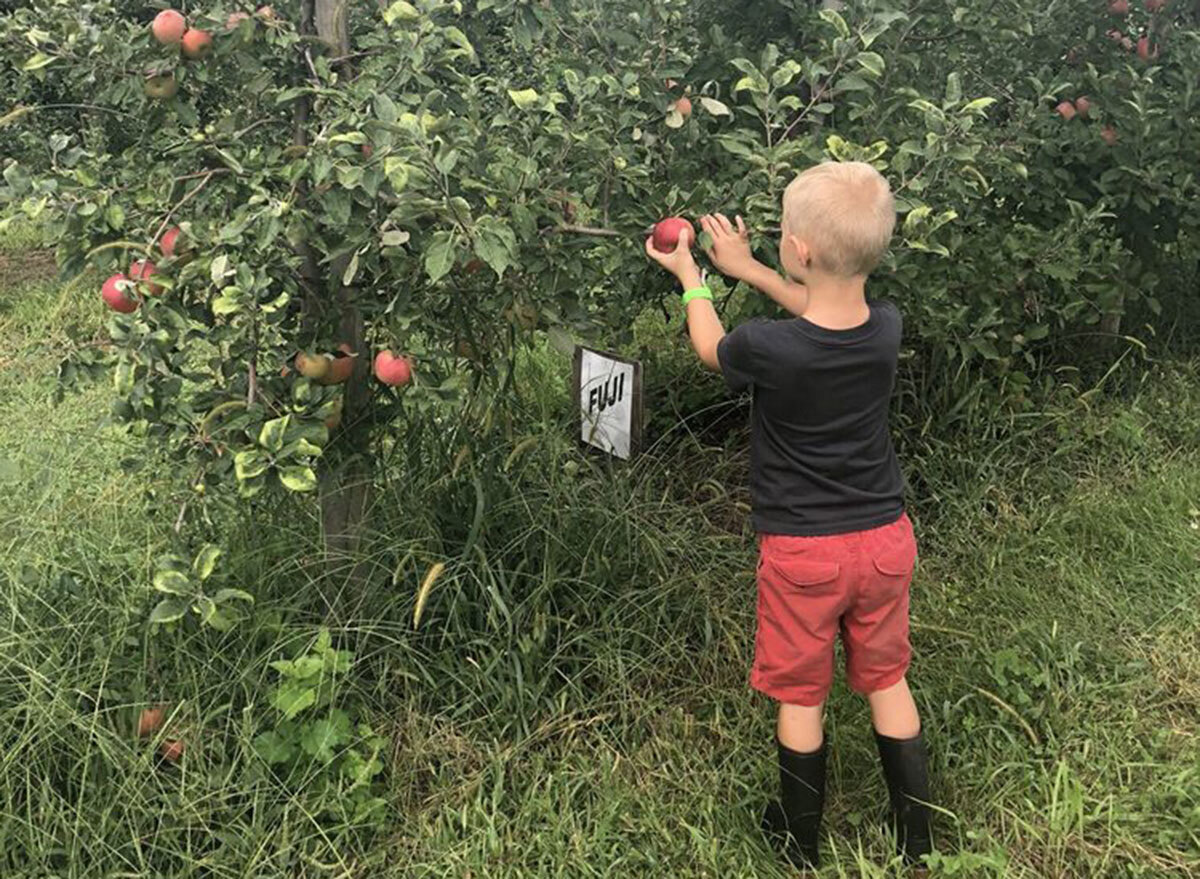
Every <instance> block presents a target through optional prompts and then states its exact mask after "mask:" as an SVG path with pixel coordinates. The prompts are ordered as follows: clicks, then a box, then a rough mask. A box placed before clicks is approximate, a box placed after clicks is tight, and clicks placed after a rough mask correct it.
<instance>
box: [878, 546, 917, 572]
mask: <svg viewBox="0 0 1200 879" xmlns="http://www.w3.org/2000/svg"><path fill="white" fill-rule="evenodd" d="M873 561H874V562H875V570H877V571H879V573H881V574H884V575H885V576H888V577H904V578H908V577H911V576H912V573H913V568H914V567H916V564H917V547H916V545H915V544H913V543H911V542H906V543H904V544H902V545H900V546H897V547H894V548H892V549H888V550H885V551H884V552H882V553H880V554H879V555H878V556H876V557H875V558H874V560H873Z"/></svg>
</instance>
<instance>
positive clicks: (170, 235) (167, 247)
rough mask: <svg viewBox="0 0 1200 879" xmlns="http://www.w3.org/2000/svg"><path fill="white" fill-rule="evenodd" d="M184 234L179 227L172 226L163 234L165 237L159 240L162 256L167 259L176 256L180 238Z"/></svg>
mask: <svg viewBox="0 0 1200 879" xmlns="http://www.w3.org/2000/svg"><path fill="white" fill-rule="evenodd" d="M182 234H183V230H182V229H180V228H179V227H178V226H172V227H171V228H170V229H168V230H167V231H166V232H164V233H163V237H162V238H161V239H159V242H158V246H159V247H160V248H161V249H162V254H163V256H165V257H166V258H167V259H170V258H171V257H173V256H174V255H175V248H176V247H178V245H179V236H180V235H182Z"/></svg>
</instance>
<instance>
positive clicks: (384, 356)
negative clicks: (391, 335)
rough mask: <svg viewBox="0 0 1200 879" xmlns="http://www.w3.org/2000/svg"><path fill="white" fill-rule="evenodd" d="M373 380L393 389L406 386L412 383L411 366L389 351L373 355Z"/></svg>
mask: <svg viewBox="0 0 1200 879" xmlns="http://www.w3.org/2000/svg"><path fill="white" fill-rule="evenodd" d="M375 378H377V379H379V380H380V381H381V382H383V383H384V384H385V385H389V386H391V387H393V388H394V387H398V386H399V385H406V384H408V383H409V382H410V381H412V366H411V365H410V364H409V362H408V361H407V360H406V359H405V358H403V357H397V356H396V355H395V354H393V353H392V352H391V351H380V352H379V353H378V354H376V355H375Z"/></svg>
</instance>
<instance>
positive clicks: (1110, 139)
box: [1100, 125, 1118, 146]
mask: <svg viewBox="0 0 1200 879" xmlns="http://www.w3.org/2000/svg"><path fill="white" fill-rule="evenodd" d="M1100 137H1101V138H1103V139H1104V142H1105V143H1106V144H1108V145H1109V146H1116V145H1117V140H1118V136H1117V129H1115V128H1113V127H1112V126H1111V125H1105V126H1104V127H1103V128H1102V129H1100Z"/></svg>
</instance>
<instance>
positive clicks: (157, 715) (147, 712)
mask: <svg viewBox="0 0 1200 879" xmlns="http://www.w3.org/2000/svg"><path fill="white" fill-rule="evenodd" d="M165 719H166V711H165V710H164V709H163V708H162V706H161V705H160V706H158V707H156V708H146V709H144V710H143V711H142V713H141V714H140V715H138V724H137V734H138V738H142V739H144V738H146V737H147V736H152V735H154V734H155V733H156V732H158V731H159V730H160V729H162V725H163V721H164V720H165Z"/></svg>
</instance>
